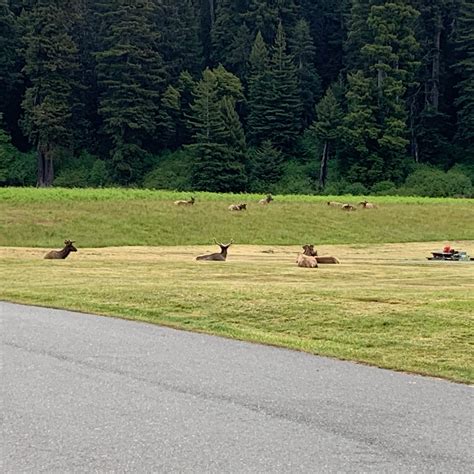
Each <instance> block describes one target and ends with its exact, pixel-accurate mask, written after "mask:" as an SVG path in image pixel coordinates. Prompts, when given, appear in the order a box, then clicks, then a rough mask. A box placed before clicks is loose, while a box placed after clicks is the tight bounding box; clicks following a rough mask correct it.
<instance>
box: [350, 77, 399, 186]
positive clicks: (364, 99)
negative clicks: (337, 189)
mask: <svg viewBox="0 0 474 474" xmlns="http://www.w3.org/2000/svg"><path fill="white" fill-rule="evenodd" d="M347 81H348V91H347V94H346V97H347V114H346V115H345V116H344V118H343V124H342V126H341V139H342V140H343V142H344V144H345V150H344V152H343V153H342V155H341V168H342V169H344V170H345V171H346V175H347V177H348V178H349V179H350V180H351V181H355V182H360V183H362V184H364V185H368V186H371V185H372V184H374V183H376V182H377V181H382V180H383V179H390V178H389V177H387V178H385V174H384V160H383V157H382V156H380V155H379V154H378V153H377V149H378V147H377V138H378V137H379V134H380V127H379V126H378V124H377V121H376V111H377V107H376V102H375V101H374V99H373V96H372V94H371V92H372V84H371V81H370V79H368V78H366V77H365V76H364V74H363V73H362V71H358V72H356V73H353V74H349V76H348V77H347Z"/></svg>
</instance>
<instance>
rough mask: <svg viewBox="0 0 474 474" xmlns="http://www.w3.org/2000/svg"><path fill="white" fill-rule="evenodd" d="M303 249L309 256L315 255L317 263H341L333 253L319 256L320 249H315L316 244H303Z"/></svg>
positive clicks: (304, 253)
mask: <svg viewBox="0 0 474 474" xmlns="http://www.w3.org/2000/svg"><path fill="white" fill-rule="evenodd" d="M303 250H304V252H303V255H306V256H307V257H314V258H315V259H316V262H317V263H340V262H339V260H338V259H337V258H336V257H333V256H331V255H323V256H319V255H318V251H317V250H315V249H314V245H311V244H306V245H303Z"/></svg>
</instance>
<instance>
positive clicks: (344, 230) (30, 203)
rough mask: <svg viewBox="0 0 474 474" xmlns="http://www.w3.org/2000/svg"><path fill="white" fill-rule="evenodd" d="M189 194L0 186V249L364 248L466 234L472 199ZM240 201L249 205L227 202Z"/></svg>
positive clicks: (472, 236)
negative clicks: (68, 243)
mask: <svg viewBox="0 0 474 474" xmlns="http://www.w3.org/2000/svg"><path fill="white" fill-rule="evenodd" d="M189 196H190V195H189V194H184V193H173V192H166V191H147V190H124V189H103V190H101V189H99V190H93V189H90V190H79V189H31V188H23V189H18V188H3V189H1V188H0V246H28V247H46V246H58V245H60V244H61V243H62V242H63V240H64V239H65V238H69V239H73V240H76V242H77V244H78V245H79V246H83V247H104V246H122V245H132V246H133V245H149V246H154V245H196V244H207V243H209V242H211V241H212V238H213V237H216V238H217V240H220V241H224V240H230V239H231V238H233V239H234V240H235V242H236V243H239V244H252V245H259V244H264V245H267V244H273V245H296V244H303V243H308V242H312V243H314V244H370V243H388V242H393V243H396V242H422V241H425V242H426V241H436V240H439V241H442V242H444V241H450V240H474V200H472V199H471V200H468V199H464V200H462V199H432V198H410V197H407V198H402V197H376V198H371V201H373V202H375V203H376V204H377V205H378V206H379V207H378V209H366V210H361V209H359V210H357V211H356V212H344V211H341V210H340V209H335V208H332V207H329V206H327V205H326V202H327V201H328V200H333V199H337V200H339V201H342V202H350V203H353V204H355V203H357V202H359V201H360V200H361V199H362V197H353V196H343V197H331V196H330V197H327V196H275V201H274V202H272V203H271V204H270V205H269V206H259V205H258V204H257V201H258V199H260V198H261V197H262V195H259V196H257V195H229V194H227V195H226V194H211V193H196V194H195V196H196V204H195V205H194V206H192V207H177V206H174V205H173V201H174V200H176V199H183V198H189ZM239 202H246V203H247V204H248V211H246V212H241V213H231V212H229V211H228V210H227V206H228V205H229V204H232V203H239Z"/></svg>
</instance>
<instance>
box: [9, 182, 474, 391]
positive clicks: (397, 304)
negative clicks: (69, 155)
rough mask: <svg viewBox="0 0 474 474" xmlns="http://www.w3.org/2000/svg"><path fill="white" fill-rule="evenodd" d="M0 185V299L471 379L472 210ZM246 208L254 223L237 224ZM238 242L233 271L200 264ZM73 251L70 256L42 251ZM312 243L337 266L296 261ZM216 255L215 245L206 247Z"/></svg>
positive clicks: (421, 203) (437, 204)
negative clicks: (442, 251) (453, 257)
mask: <svg viewBox="0 0 474 474" xmlns="http://www.w3.org/2000/svg"><path fill="white" fill-rule="evenodd" d="M195 196H196V200H197V203H196V205H195V206H194V207H189V208H178V207H176V206H174V205H173V200H175V199H178V198H187V197H188V196H187V195H185V194H182V193H180V194H177V193H171V192H161V191H160V192H153V191H144V190H120V189H110V190H109V189H107V190H61V189H51V190H49V189H48V190H42V189H40V190H34V189H12V188H5V189H0V275H1V278H0V299H2V300H7V301H14V302H19V303H29V304H37V305H44V306H51V307H58V308H67V309H72V310H78V311H85V312H92V313H97V314H103V315H108V316H117V317H123V318H129V319H134V320H140V321H147V322H152V323H158V324H163V325H167V326H171V327H176V328H183V329H189V330H193V331H202V332H206V333H210V334H218V335H222V336H226V337H231V338H238V339H243V340H248V341H254V342H261V343H266V344H273V345H277V346H282V347H288V348H292V349H297V350H303V351H306V352H309V353H313V354H321V355H327V356H331V357H337V358H341V359H348V360H355V361H360V362H363V363H368V364H373V365H377V366H380V367H386V368H392V369H396V370H402V371H409V372H415V373H420V374H427V375H432V376H439V377H444V378H447V379H450V380H454V381H459V382H465V383H472V382H473V381H474V373H473V366H474V360H473V350H472V341H473V326H474V325H473V315H474V291H473V290H474V263H472V262H453V263H449V262H429V261H427V260H426V256H428V255H429V253H430V251H431V250H436V249H439V248H441V247H442V246H443V245H444V244H446V243H450V244H451V245H453V246H454V247H455V248H460V249H464V250H467V251H468V252H469V253H470V254H471V255H472V256H474V202H473V201H472V200H456V199H446V200H444V199H424V198H395V197H379V198H374V199H371V201H373V202H376V203H377V205H378V208H377V209H374V210H357V211H356V212H353V213H346V212H343V211H341V210H339V209H334V208H330V207H328V206H327V205H326V204H325V202H326V201H327V200H328V199H337V200H340V201H344V202H351V203H357V202H358V201H360V200H361V197H351V196H346V197H339V198H327V197H319V196H311V197H310V196H276V197H275V202H274V203H272V204H271V205H270V206H268V207H263V206H258V205H257V204H256V201H257V200H258V198H260V197H261V196H256V195H254V196H248V195H247V196H238V195H237V196H231V195H216V194H206V193H196V195H195ZM238 202H247V203H248V204H249V210H248V212H246V213H245V212H242V213H231V212H229V211H227V206H228V205H229V204H231V203H238ZM214 236H215V237H216V238H217V239H218V240H222V241H224V240H228V239H230V238H234V240H235V244H234V245H233V246H232V247H231V248H230V250H229V258H228V260H227V262H225V263H221V262H196V261H195V260H194V257H195V256H196V255H199V254H201V253H204V252H207V251H216V246H214V245H212V244H211V240H212V237H214ZM65 238H71V239H75V240H76V242H77V246H78V248H79V251H78V252H77V253H74V254H71V255H70V257H69V258H68V259H66V260H59V261H54V260H44V259H43V258H42V257H43V255H44V253H45V252H46V250H48V249H52V248H60V246H61V243H62V241H63V240H64V239H65ZM303 243H314V244H315V246H316V248H317V249H318V251H319V254H320V255H335V256H337V257H338V258H339V259H340V260H341V264H340V265H321V266H320V268H318V269H314V270H312V269H303V268H298V267H296V265H295V257H296V253H297V252H298V251H299V249H300V245H301V244H303ZM203 244H204V245H203Z"/></svg>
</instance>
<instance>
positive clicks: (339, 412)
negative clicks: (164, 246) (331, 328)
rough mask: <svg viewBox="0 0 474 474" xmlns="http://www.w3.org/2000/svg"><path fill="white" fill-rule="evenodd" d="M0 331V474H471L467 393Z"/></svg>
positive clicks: (179, 349)
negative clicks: (428, 473) (0, 463)
mask: <svg viewBox="0 0 474 474" xmlns="http://www.w3.org/2000/svg"><path fill="white" fill-rule="evenodd" d="M0 325H1V326H0V330H1V333H2V349H1V353H2V362H3V364H2V365H3V366H2V369H1V382H0V384H1V392H2V393H1V396H2V400H3V403H2V407H1V412H2V417H3V433H2V438H3V439H2V448H3V453H1V454H2V456H1V459H2V460H3V466H0V471H1V472H5V473H19V472H25V471H29V472H58V473H59V472H61V473H65V472H92V471H94V472H105V471H107V472H140V473H143V472H152V471H153V472H198V473H199V472H219V473H229V472H285V473H289V472H292V473H293V472H336V471H338V472H408V471H410V472H415V471H416V472H426V471H432V472H433V471H436V472H469V471H470V470H471V469H472V466H473V461H474V459H473V457H472V455H470V454H469V452H470V450H471V449H472V444H471V443H472V434H473V404H472V401H473V399H472V389H471V388H470V387H467V386H464V385H459V384H453V383H449V382H445V381H442V380H436V379H431V378H423V377H417V376H409V375H405V374H400V373H394V372H390V371H386V370H380V369H377V368H372V367H365V366H362V365H356V364H351V363H347V362H339V361H335V360H330V359H326V358H320V357H314V356H310V355H307V354H303V353H298V352H292V351H287V350H281V349H276V348H272V347H264V346H259V345H253V344H247V343H242V342H236V341H230V340H226V339H221V338H217V337H209V336H204V335H199V334H192V333H187V332H181V331H175V330H171V329H165V328H161V327H158V326H153V325H148V324H142V323H135V322H129V321H123V320H119V319H112V318H104V317H97V316H91V315H85V314H77V313H72V312H67V311H57V310H49V309H41V308H32V307H27V306H20V305H13V304H7V303H0ZM470 472H472V471H470Z"/></svg>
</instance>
